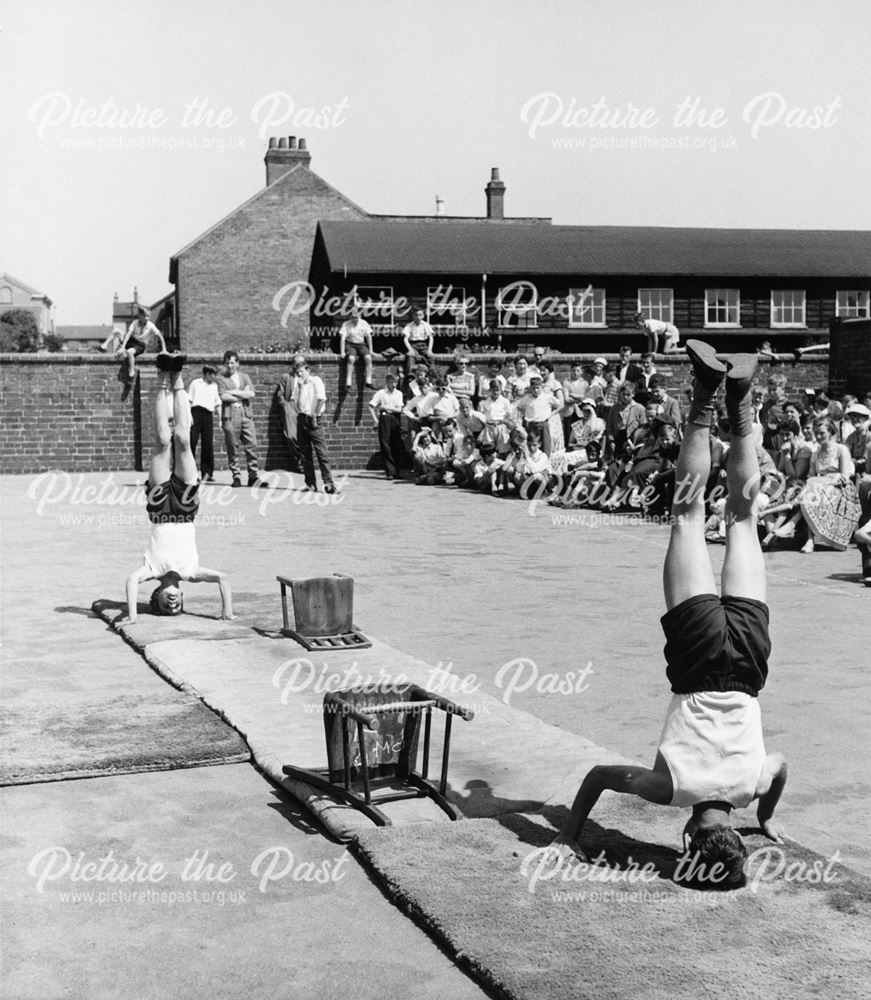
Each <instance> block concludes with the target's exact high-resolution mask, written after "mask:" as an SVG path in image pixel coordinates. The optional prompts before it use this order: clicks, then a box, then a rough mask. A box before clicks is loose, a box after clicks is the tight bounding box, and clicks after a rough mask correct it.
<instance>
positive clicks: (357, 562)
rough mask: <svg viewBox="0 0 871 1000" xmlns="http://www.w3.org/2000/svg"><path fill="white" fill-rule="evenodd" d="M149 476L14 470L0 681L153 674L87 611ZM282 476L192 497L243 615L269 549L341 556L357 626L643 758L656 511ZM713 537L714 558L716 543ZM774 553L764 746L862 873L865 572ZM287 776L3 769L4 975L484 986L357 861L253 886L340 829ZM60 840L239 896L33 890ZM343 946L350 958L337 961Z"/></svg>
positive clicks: (651, 719)
mask: <svg viewBox="0 0 871 1000" xmlns="http://www.w3.org/2000/svg"><path fill="white" fill-rule="evenodd" d="M223 478H224V479H227V478H228V477H226V476H224V477H223ZM141 480H142V475H141V474H137V473H131V472H120V473H115V474H113V475H111V476H110V475H109V474H106V473H96V474H89V475H84V476H79V475H70V476H65V475H64V474H58V476H57V477H56V478H54V479H51V478H50V477H47V476H42V477H32V476H30V477H3V479H2V480H0V503H2V513H3V542H2V544H3V568H4V571H5V572H4V574H3V580H2V599H3V633H4V653H3V660H4V695H5V697H6V698H7V699H25V700H26V699H31V698H37V697H39V696H40V693H41V692H50V693H51V697H52V698H54V699H57V698H58V697H62V696H64V695H65V694H68V695H69V696H70V697H71V698H73V697H75V696H76V695H79V696H84V695H85V694H88V695H93V694H94V693H96V692H105V693H106V694H107V696H110V695H111V693H112V692H113V691H116V692H120V691H125V692H130V691H140V690H147V689H148V688H149V686H151V687H152V689H154V690H156V689H158V688H159V687H160V685H162V684H163V683H164V682H163V681H162V680H161V679H160V678H158V677H157V676H156V675H155V674H154V673H153V672H152V671H151V670H149V669H148V668H147V667H146V665H145V663H144V661H143V660H142V659H141V658H140V657H139V656H138V655H137V654H136V653H135V652H134V651H133V650H132V649H129V648H127V647H126V646H124V645H123V644H122V643H121V642H120V641H119V639H118V637H117V636H116V635H114V634H111V633H110V632H109V631H107V630H106V626H104V625H103V624H102V623H100V622H98V621H95V620H94V619H93V617H92V615H91V612H90V611H89V608H90V605H91V602H92V601H93V600H95V599H98V598H108V599H115V600H121V599H122V598H123V582H124V578H125V577H126V575H127V573H128V572H129V571H130V570H131V569H132V568H133V567H134V566H135V565H137V564H138V563H139V561H140V559H141V553H142V551H143V549H144V546H145V543H146V540H147V534H148V528H147V522H146V519H145V516H144V512H143V508H142V507H141V506H139V505H138V504H136V503H135V497H136V495H137V494H138V491H137V488H136V487H137V484H138V483H140V482H141ZM277 485H278V486H280V487H281V488H277V489H275V490H273V491H271V492H266V493H261V494H260V495H257V494H253V493H251V492H250V491H248V490H236V491H233V490H230V489H229V488H224V486H222V485H221V484H218V485H216V486H214V487H210V488H209V492H208V494H207V497H206V500H207V501H208V500H210V501H211V502H204V503H203V506H202V508H201V524H200V528H199V547H200V554H201V558H202V561H203V563H204V564H206V565H209V566H213V567H217V568H222V569H226V570H227V571H229V572H230V574H231V578H232V580H233V586H234V595H235V603H236V610H237V612H238V613H239V615H240V623H248V624H250V625H251V626H252V627H254V626H257V627H261V626H262V623H264V622H267V623H268V622H270V621H271V622H272V624H271V626H270V627H272V628H277V627H278V626H279V625H280V620H281V611H280V603H279V598H278V585H277V583H276V582H275V576H276V574H278V573H281V574H283V575H290V576H309V575H323V574H325V573H332V572H343V573H348V574H350V575H351V576H353V577H354V578H355V580H356V591H355V601H356V605H355V620H356V622H357V623H358V624H359V625H360V626H361V627H362V628H363V629H364V631H365V630H366V629H369V630H371V631H372V632H373V633H375V634H377V635H379V636H380V637H382V638H383V639H384V640H385V641H386V642H389V643H390V644H391V645H393V646H396V647H397V648H399V649H402V650H405V651H407V652H409V653H410V654H412V655H415V656H417V657H419V658H420V659H422V660H425V661H427V662H429V663H433V664H438V663H441V664H442V665H443V666H446V665H448V664H450V665H451V669H452V671H453V672H454V673H455V674H457V675H458V676H459V677H460V678H463V679H464V681H465V687H466V690H470V689H471V690H474V688H475V685H477V686H478V688H477V689H478V690H481V691H485V692H487V693H488V694H491V695H494V696H496V697H499V698H501V699H503V700H505V701H507V702H508V703H510V704H511V705H513V706H515V707H518V708H521V709H524V710H525V711H528V712H531V713H533V714H535V715H537V716H538V717H539V718H541V719H543V720H544V721H546V722H549V723H551V724H553V725H557V726H561V727H563V728H564V729H567V730H569V731H570V732H573V733H578V734H580V735H582V736H585V737H586V738H588V739H590V740H592V741H593V742H595V743H597V744H599V745H601V746H605V747H608V748H609V749H611V750H613V751H614V752H616V753H619V754H621V755H624V756H626V757H630V758H634V759H638V760H640V761H644V762H649V761H651V760H652V757H653V752H654V749H655V746H656V742H657V739H658V736H659V728H660V726H661V718H662V713H663V710H664V706H665V703H666V699H667V687H666V683H665V676H664V665H663V660H662V652H661V650H662V642H663V640H662V633H661V630H660V628H659V624H658V617H659V615H660V614H661V613H662V599H661V589H660V565H661V561H662V557H663V554H664V551H665V545H666V542H667V529H666V528H665V527H663V526H660V525H652V524H644V525H639V524H637V523H634V522H630V521H627V520H625V519H618V520H616V521H613V522H607V523H594V522H593V521H592V520H591V519H590V518H589V517H588V518H587V519H586V522H584V521H583V520H582V519H576V520H575V521H574V522H572V521H571V520H568V519H557V518H555V517H554V516H553V515H555V513H556V512H555V511H552V510H551V509H549V508H545V507H541V508H539V509H538V510H537V511H535V512H530V510H529V508H528V505H527V504H524V503H522V502H518V501H504V500H498V499H493V498H486V497H480V496H474V495H468V494H465V493H461V492H459V491H456V490H450V489H439V488H424V487H415V486H413V485H411V484H410V483H395V484H394V483H390V482H387V481H384V480H383V479H380V478H378V477H375V476H372V475H359V476H353V477H351V478H349V479H348V481H347V483H346V486H345V491H344V495H343V496H342V499H341V501H340V502H338V503H336V502H332V503H330V504H329V505H327V506H320V505H318V504H316V503H314V502H313V501H314V497H312V496H309V497H308V498H307V499H308V502H305V503H304V502H302V501H303V499H305V498H306V495H305V494H300V493H297V492H294V491H292V490H289V489H286V488H284V487H286V486H287V485H288V483H287V477H286V476H285V477H284V478H283V481H282V482H281V483H280V484H277ZM319 499H320V501H321V503H324V502H325V501H326V498H325V497H324V496H323V495H321V496H320V498H319ZM533 513H534V515H535V516H533ZM711 552H712V558H713V559H714V561H715V564H716V565H718V564H719V562H720V561H721V559H722V549H719V548H716V547H714V548H712V550H711ZM767 564H768V569H769V604H770V606H771V610H772V636H773V641H774V651H773V654H772V661H771V679H770V681H769V685H768V687H767V688H766V690H765V692H764V693H763V695H762V699H763V700H762V709H763V719H764V723H765V733H766V740H767V743H768V745H769V747H770V748H772V749H782V750H784V752H785V753H786V754H787V757H788V758H789V760H790V783H789V785H788V787H787V790H786V793H785V796H784V801H783V804H782V807H781V814H782V817H783V820H784V822H785V824H786V826H787V829H788V832H789V833H790V834H791V835H792V836H794V837H795V838H797V839H799V840H801V841H802V842H803V843H805V844H806V845H807V846H808V847H811V848H813V849H815V850H817V851H819V852H821V853H822V854H826V855H829V856H831V855H834V853H835V852H837V853H838V854H839V857H840V860H841V861H843V862H844V863H847V864H849V865H851V866H852V867H854V868H856V869H857V870H859V871H863V872H865V873H866V874H871V845H869V838H868V834H867V832H866V823H865V821H864V808H863V807H864V804H865V802H866V801H867V799H868V793H869V784H868V779H867V774H868V764H869V759H868V758H869V753H868V749H867V738H866V724H865V718H864V715H865V711H866V706H867V705H868V703H869V699H868V693H869V683H871V682H869V672H868V666H869V655H868V647H869V637H871V626H869V623H871V614H869V612H871V591H869V590H867V589H865V588H863V587H861V585H860V584H859V582H858V556H857V553H856V552H855V550H850V551H848V552H846V553H824V552H820V553H817V554H814V555H813V556H802V555H800V554H799V553H797V552H792V551H787V552H779V553H772V554H770V555H769V556H767ZM186 608H187V610H188V611H190V612H193V613H202V614H216V613H217V612H218V608H219V601H218V597H217V593H216V590H215V588H210V587H206V586H199V587H191V588H189V594H188V595H187V596H186ZM471 675H474V679H472V676H471ZM564 764H565V762H563V765H564ZM279 794H280V793H278V792H277V791H276V790H274V789H273V788H272V787H271V786H270V785H268V784H267V783H266V781H265V779H264V778H262V777H261V776H259V775H258V774H257V773H256V772H255V771H254V770H253V769H252V768H250V767H249V766H248V765H231V766H226V767H214V768H208V769H199V770H190V771H179V772H171V773H166V774H147V775H127V776H119V777H114V778H99V779H93V780H88V781H79V782H62V783H56V784H53V785H43V786H29V787H25V788H16V789H5V790H4V791H3V793H2V795H3V800H4V805H5V806H6V809H5V816H6V818H5V820H4V821H3V830H4V833H5V835H6V837H5V842H6V851H5V854H4V858H5V860H4V862H3V874H4V884H5V886H6V896H7V904H6V906H5V912H6V916H5V918H4V923H5V924H6V927H5V929H6V930H7V931H11V932H12V936H11V937H8V936H7V940H8V942H9V943H8V944H7V948H6V958H5V964H6V972H5V976H6V981H7V984H9V985H12V986H14V989H8V988H7V990H6V995H8V996H10V997H29V996H40V997H54V996H62V995H63V996H66V995H88V996H89V997H102V996H112V995H115V994H114V993H113V990H114V989H115V988H116V987H117V982H113V978H112V977H114V976H116V975H117V974H118V973H119V971H120V972H123V973H124V975H125V977H129V976H133V977H138V978H137V979H136V980H135V981H136V982H137V983H141V984H142V988H141V989H139V988H137V990H136V991H135V992H136V995H138V996H151V995H155V996H156V995H158V994H160V995H162V996H165V995H167V993H170V994H173V993H176V992H178V991H179V990H180V989H181V988H182V986H183V985H184V984H186V985H187V986H188V987H189V990H188V991H189V992H193V993H194V994H195V995H197V994H201V995H205V992H206V991H208V992H209V993H210V994H211V995H215V996H240V995H245V996H260V995H263V996H266V995H267V992H268V993H269V995H274V993H275V990H276V989H277V988H279V989H284V988H286V989H287V990H288V991H289V992H291V993H292V994H293V995H294V996H315V995H318V994H320V995H324V992H332V990H331V989H330V988H329V987H330V984H331V983H332V984H334V983H337V982H347V981H348V979H347V978H345V979H343V978H342V976H345V977H353V980H354V982H355V984H356V986H355V989H356V991H357V992H362V995H364V996H366V995H369V994H368V993H367V992H366V989H368V985H369V984H372V990H371V992H372V994H373V995H374V994H375V992H378V995H380V996H399V995H403V996H422V997H423V996H429V995H430V992H428V991H432V993H433V994H434V993H435V992H439V993H440V994H441V995H450V996H465V995H471V994H472V993H478V994H479V995H480V991H479V990H478V989H477V987H475V986H474V984H472V983H470V982H469V981H468V980H467V979H465V977H463V976H462V975H461V974H460V973H459V972H458V971H457V970H456V969H454V968H453V966H452V965H451V964H450V963H449V962H448V960H447V959H446V958H445V957H444V956H443V955H442V954H441V953H440V952H439V951H438V949H437V948H436V947H435V946H434V945H433V944H431V943H430V942H429V940H428V939H427V938H425V937H424V936H423V935H421V934H420V933H419V932H418V931H416V930H415V929H414V928H413V927H412V926H411V924H410V923H408V922H407V921H405V920H404V918H401V917H400V915H399V914H398V913H397V912H396V911H394V910H393V909H392V907H391V906H390V905H389V904H387V903H386V902H385V901H384V900H383V898H382V897H381V896H380V894H379V893H378V892H377V891H376V890H375V889H374V887H373V886H371V884H369V882H368V880H367V879H366V878H365V877H364V876H363V875H362V873H361V872H360V871H359V870H358V869H356V867H355V865H353V864H352V863H351V862H347V864H346V867H347V871H348V875H347V878H345V879H343V880H340V881H338V882H336V883H330V884H328V885H326V887H324V886H322V885H319V884H311V885H310V884H308V883H305V882H294V881H293V880H292V879H291V880H287V879H283V880H281V882H279V883H276V884H274V885H269V886H267V889H268V890H269V891H267V892H265V893H260V892H259V889H258V888H257V884H256V883H257V878H256V877H255V875H254V874H253V873H252V872H251V870H250V869H251V865H252V862H253V861H254V859H255V858H257V857H258V856H259V855H260V854H262V853H263V852H264V851H266V850H268V849H271V848H274V847H277V846H281V845H284V846H285V847H286V848H287V849H288V850H290V851H293V852H294V855H295V858H296V859H299V858H304V860H306V861H309V860H310V861H312V862H314V863H315V865H316V866H317V864H320V863H322V862H324V861H330V860H335V859H336V858H338V857H339V856H340V854H341V848H340V847H339V846H338V845H336V844H334V843H332V842H331V841H329V840H327V839H326V838H324V837H323V836H322V835H321V834H319V833H316V832H313V831H312V828H311V827H310V826H308V825H307V823H306V822H305V821H303V820H302V819H301V818H300V817H299V814H298V813H297V812H296V810H295V808H294V807H293V806H292V804H291V803H290V802H289V801H288V800H287V799H283V798H279V797H278V796H279ZM679 822H680V821H679V819H678V818H677V816H676V817H675V826H676V827H678V826H679ZM276 838H278V839H276ZM55 845H57V846H65V847H66V848H67V849H68V850H69V851H70V852H71V853H72V854H77V853H79V852H83V853H84V855H85V860H96V859H97V858H98V857H99V856H101V852H102V853H103V854H104V853H105V850H106V849H107V848H108V849H111V850H113V851H114V853H115V855H116V856H117V857H123V858H124V859H126V860H132V859H133V858H134V857H136V856H138V857H139V858H141V859H145V858H148V859H152V860H155V861H160V862H162V863H163V864H164V865H165V866H166V867H167V869H168V870H169V874H168V875H167V878H166V881H167V883H171V882H175V883H179V880H180V877H181V876H180V871H181V870H182V869H183V866H184V863H185V861H186V859H188V858H189V857H190V856H191V854H192V852H193V851H200V852H201V851H203V850H209V852H210V857H214V858H218V857H220V858H221V860H222V861H226V862H229V863H230V864H231V865H232V866H233V870H234V871H236V872H237V873H238V875H237V878H236V880H235V883H233V882H231V883H228V885H229V886H230V888H233V887H239V886H241V887H242V889H243V890H244V891H245V892H246V893H247V895H246V900H245V903H244V904H243V903H239V902H237V903H235V904H234V903H232V902H230V901H229V899H230V897H225V902H224V905H223V906H221V905H220V904H218V903H213V902H211V901H210V902H208V903H204V904H203V905H202V907H201V908H197V907H196V906H194V904H193V903H192V902H180V903H178V904H177V905H176V908H175V909H171V908H170V904H169V903H162V904H161V903H154V904H146V903H137V904H134V903H131V902H128V903H124V902H119V903H114V904H110V903H108V902H107V903H105V904H98V903H96V902H94V903H88V902H84V901H79V902H77V903H76V902H70V901H61V900H60V898H59V892H60V891H61V890H64V891H66V890H67V889H70V890H74V889H77V888H79V887H78V886H77V885H74V884H66V880H65V878H62V879H59V880H58V881H56V882H52V883H51V884H50V886H47V887H46V891H45V892H44V893H41V894H40V893H38V892H37V889H36V885H35V878H34V876H33V875H30V874H28V872H27V866H28V865H29V864H30V862H31V860H32V858H33V857H34V856H35V855H36V854H37V853H38V852H39V851H41V850H44V849H45V848H47V847H51V846H55ZM276 856H277V855H276ZM265 863H266V862H265V861H263V862H261V864H265ZM100 888H101V889H102V888H104V887H103V886H100ZM169 888H170V889H173V888H175V889H179V888H180V885H179V884H176V885H174V886H173V885H171V884H170V885H169ZM273 889H274V890H276V893H272V892H271V890H273ZM252 899H253V900H255V902H254V903H252ZM170 914H172V915H170ZM229 914H233V916H229ZM275 917H277V918H278V919H275ZM270 918H272V919H270ZM56 920H60V921H61V928H62V932H61V933H57V932H56V931H55V930H54V929H53V927H54V922H55V921H56ZM334 939H339V944H337V945H336V950H335V951H330V950H329V949H330V948H331V947H332V942H333V941H334ZM343 949H344V950H343ZM346 953H347V954H349V955H351V956H353V957H352V958H351V959H349V961H348V963H347V964H345V965H342V964H341V962H342V961H344V960H343V959H341V958H340V956H341V955H342V954H346ZM110 954H114V955H115V957H114V958H113V960H112V962H111V963H109V961H108V956H109V955H110ZM77 955H78V956H79V957H78V958H77V957H76V956H77ZM82 955H86V956H87V958H83V957H82ZM331 957H332V958H333V959H334V961H339V963H340V964H339V965H338V966H336V965H335V964H334V962H331V961H330V959H331ZM109 969H111V972H109V971H107V970H109ZM331 975H334V976H335V977H336V978H335V979H333V980H330V979H329V976H331ZM69 977H72V979H69ZM289 977H291V978H289ZM70 983H72V984H73V985H72V986H70ZM85 983H87V989H84V988H83V985H82V984H85ZM176 983H179V984H180V985H179V990H176V989H175V984H176ZM291 983H293V984H294V986H293V988H291V986H290V984H291ZM168 984H172V988H170V986H169V985H168ZM68 986H70V988H67V987H68Z"/></svg>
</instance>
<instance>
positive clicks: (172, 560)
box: [121, 353, 233, 624]
mask: <svg viewBox="0 0 871 1000" xmlns="http://www.w3.org/2000/svg"><path fill="white" fill-rule="evenodd" d="M183 362H184V359H183V358H182V357H181V356H180V355H176V356H171V355H169V354H165V353H161V354H159V355H158V356H157V369H158V377H157V391H156V394H155V399H154V426H155V432H156V441H157V443H156V447H155V451H154V455H153V457H152V459H151V466H150V468H149V472H148V481H147V482H146V484H145V492H146V510H147V512H148V519H149V521H150V522H151V535H150V538H149V542H148V548H147V549H146V552H145V557H144V560H143V565H142V566H141V567H140V568H139V569H136V570H134V571H133V572H132V573H131V574H130V576H129V577H128V578H127V585H126V594H127V617H126V621H128V622H130V623H131V624H133V623H134V622H135V621H136V616H137V611H138V593H139V584H140V583H145V582H146V581H147V580H157V581H159V582H158V586H157V588H156V589H155V590H154V592H153V593H152V595H151V602H150V603H151V611H152V614H155V615H180V614H181V613H182V610H183V601H182V593H181V588H180V586H179V584H180V583H181V581H182V580H187V581H189V582H191V583H217V584H218V587H219V588H220V591H221V617H222V618H223V619H225V620H230V619H231V618H232V617H233V600H232V594H231V590H230V579H229V577H228V576H227V574H226V573H222V572H219V571H218V570H213V569H206V568H205V567H204V566H201V565H200V560H199V554H198V552H197V542H196V525H195V523H194V521H195V519H196V516H197V511H198V510H199V505H200V501H199V483H198V476H197V463H196V460H195V459H194V456H193V452H192V451H191V443H190V432H191V408H190V402H189V401H188V396H187V393H186V392H185V387H184V380H183V379H182V375H181V368H182V364H183ZM124 620H125V619H121V621H124Z"/></svg>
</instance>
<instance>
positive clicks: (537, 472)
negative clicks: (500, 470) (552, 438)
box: [520, 432, 553, 499]
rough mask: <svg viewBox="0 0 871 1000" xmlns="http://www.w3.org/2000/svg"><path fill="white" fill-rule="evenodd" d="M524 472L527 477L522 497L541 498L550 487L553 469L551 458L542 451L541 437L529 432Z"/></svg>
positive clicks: (523, 485)
mask: <svg viewBox="0 0 871 1000" xmlns="http://www.w3.org/2000/svg"><path fill="white" fill-rule="evenodd" d="M524 472H525V477H524V480H523V484H522V486H521V488H520V495H521V496H522V497H523V498H524V499H527V498H531V497H538V496H541V494H542V493H543V492H544V490H546V489H547V488H548V486H549V485H550V480H551V477H552V475H553V469H552V468H551V464H550V458H549V457H548V456H547V453H546V452H545V451H543V450H542V447H541V437H540V436H539V435H538V434H536V433H534V432H529V438H528V451H527V455H526V461H525V463H524Z"/></svg>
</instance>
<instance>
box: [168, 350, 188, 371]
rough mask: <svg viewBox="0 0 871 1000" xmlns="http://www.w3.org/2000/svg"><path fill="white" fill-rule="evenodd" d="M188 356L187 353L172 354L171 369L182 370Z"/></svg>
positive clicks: (170, 358) (170, 359)
mask: <svg viewBox="0 0 871 1000" xmlns="http://www.w3.org/2000/svg"><path fill="white" fill-rule="evenodd" d="M187 360H188V356H187V355H186V354H170V356H169V362H170V369H169V370H170V371H171V372H180V371H181V370H182V368H184V366H185V365H186V364H187Z"/></svg>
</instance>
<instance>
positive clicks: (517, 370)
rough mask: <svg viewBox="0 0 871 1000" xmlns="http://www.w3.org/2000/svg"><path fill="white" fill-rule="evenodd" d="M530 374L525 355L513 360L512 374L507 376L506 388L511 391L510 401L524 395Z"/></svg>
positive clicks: (519, 355)
mask: <svg viewBox="0 0 871 1000" xmlns="http://www.w3.org/2000/svg"><path fill="white" fill-rule="evenodd" d="M531 374H532V373H531V372H530V370H529V362H528V361H527V360H526V357H525V355H523V354H518V355H517V357H516V358H515V359H514V374H513V375H509V376H508V387H509V389H510V390H511V399H512V400H516V399H519V398H520V397H521V396H524V395H526V391H527V389H528V388H529V378H530V375H531Z"/></svg>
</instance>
